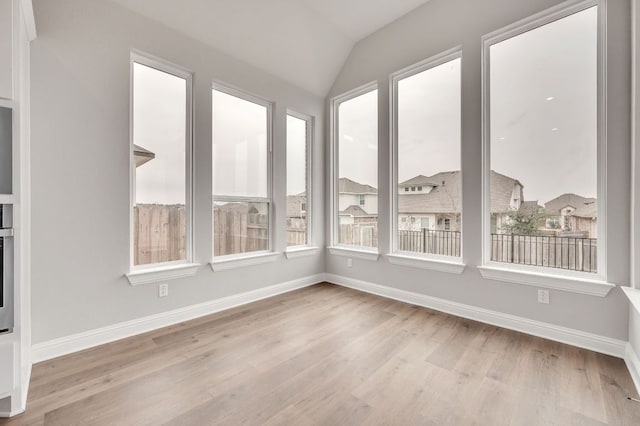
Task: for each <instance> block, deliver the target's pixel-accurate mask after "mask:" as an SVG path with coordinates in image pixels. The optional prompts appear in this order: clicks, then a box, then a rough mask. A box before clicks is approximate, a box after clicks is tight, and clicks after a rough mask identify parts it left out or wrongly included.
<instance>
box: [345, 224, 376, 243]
mask: <svg viewBox="0 0 640 426" xmlns="http://www.w3.org/2000/svg"><path fill="white" fill-rule="evenodd" d="M339 239H340V244H349V245H354V246H359V247H378V224H377V223H376V222H366V223H351V224H340V236H339Z"/></svg>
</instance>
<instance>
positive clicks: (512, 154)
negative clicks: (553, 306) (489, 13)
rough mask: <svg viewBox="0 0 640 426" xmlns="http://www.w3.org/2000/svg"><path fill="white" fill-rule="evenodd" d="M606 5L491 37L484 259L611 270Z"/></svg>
mask: <svg viewBox="0 0 640 426" xmlns="http://www.w3.org/2000/svg"><path fill="white" fill-rule="evenodd" d="M594 4H596V5H595V6H594ZM599 7H601V6H598V5H597V2H593V1H589V2H582V3H578V4H576V5H573V6H569V8H567V9H565V10H563V11H560V12H554V13H553V14H549V15H548V16H546V17H545V18H542V19H537V21H535V22H533V21H532V22H531V23H529V24H525V25H524V26H520V27H519V28H512V29H507V30H505V31H502V32H500V33H498V34H497V35H493V36H490V37H489V38H486V39H485V59H486V60H487V61H488V62H487V63H488V64H489V67H488V68H487V69H485V81H486V83H487V84H488V92H486V93H485V109H487V111H488V112H489V113H488V114H487V115H486V117H487V121H486V123H485V128H486V130H487V132H486V134H485V138H484V140H485V152H486V153H488V154H489V155H487V156H485V157H486V161H487V162H486V163H485V175H484V178H485V185H484V190H485V195H484V197H485V198H484V200H485V207H484V214H485V219H484V221H485V241H486V245H485V263H488V264H490V263H493V262H496V265H497V264H498V263H499V264H500V265H501V266H502V267H504V266H505V265H506V264H517V268H518V269H521V270H522V269H524V270H538V271H540V270H541V269H542V268H544V269H545V270H546V272H554V273H559V274H561V275H562V274H565V275H566V274H570V275H581V274H583V275H584V276H589V277H593V274H595V273H602V272H603V271H602V270H601V267H602V263H601V262H602V250H603V247H604V244H603V241H602V237H603V233H602V230H603V229H604V227H603V226H602V225H601V223H602V219H603V217H602V215H601V214H599V209H598V207H597V202H598V199H599V198H600V197H599V195H601V194H599V189H598V187H599V183H600V182H601V181H600V180H599V178H598V161H599V158H598V149H599V148H598V145H599V143H604V141H602V142H599V132H600V126H601V120H600V118H599V115H598V103H599V100H600V99H601V98H599V96H600V94H599V90H600V89H599V88H600V87H601V86H600V84H599V81H601V75H600V73H599V71H598V70H599V66H598V62H599V55H600V58H604V56H602V54H601V53H600V52H599V49H598V44H599V42H598V37H599V31H598V19H599V18H598V13H599V12H598V9H599ZM603 187H604V186H601V188H603ZM569 206H571V208H569ZM490 224H491V225H490ZM507 266H508V265H507Z"/></svg>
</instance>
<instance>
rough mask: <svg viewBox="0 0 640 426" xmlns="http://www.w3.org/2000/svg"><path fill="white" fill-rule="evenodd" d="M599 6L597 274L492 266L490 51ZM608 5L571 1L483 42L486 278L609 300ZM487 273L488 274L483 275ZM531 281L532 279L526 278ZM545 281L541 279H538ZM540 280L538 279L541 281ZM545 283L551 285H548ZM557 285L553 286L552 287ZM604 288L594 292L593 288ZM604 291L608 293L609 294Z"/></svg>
mask: <svg viewBox="0 0 640 426" xmlns="http://www.w3.org/2000/svg"><path fill="white" fill-rule="evenodd" d="M593 6H598V52H597V55H598V65H597V67H598V69H597V74H598V77H597V84H598V88H597V93H598V100H597V120H598V130H597V133H598V134H597V138H598V141H597V156H598V159H597V162H598V165H597V167H598V170H597V178H598V194H597V198H598V252H597V256H598V272H597V273H595V274H592V273H585V272H581V271H568V270H564V269H556V268H549V267H541V266H529V265H527V266H525V265H518V264H510V263H506V262H505V263H502V262H493V261H491V215H490V213H489V211H490V210H489V209H490V206H491V189H490V187H489V182H490V170H491V154H490V141H491V135H490V131H491V122H490V120H491V116H490V105H491V102H490V98H489V96H490V88H489V84H490V74H489V69H490V68H489V59H490V58H489V56H490V47H491V46H492V45H494V44H496V43H499V42H501V41H504V40H507V39H509V38H512V37H514V36H517V35H520V34H523V33H525V32H527V31H530V30H533V29H536V28H539V27H541V26H544V25H546V24H549V23H551V22H554V21H557V20H559V19H562V18H565V17H567V16H570V15H572V14H574V13H577V12H580V11H582V10H585V9H588V8H590V7H593ZM606 33H607V31H606V0H569V1H566V2H564V3H561V4H559V5H557V6H554V7H551V8H549V9H547V10H544V11H542V12H540V13H537V14H535V15H532V16H530V17H528V18H525V19H523V20H520V21H518V22H515V23H513V24H511V25H508V26H507V27H504V28H502V29H500V30H497V31H494V32H492V33H489V34H487V35H485V36H483V37H482V227H483V230H482V234H483V244H482V247H483V249H482V266H479V267H478V269H479V270H480V272H481V273H482V275H483V276H484V277H485V278H490V279H498V280H502V281H507V282H513V283H517V284H526V285H535V286H540V287H548V288H555V289H559V290H564V291H569V292H576V293H585V294H593V293H595V294H596V295H600V294H599V293H603V292H604V294H605V295H606V294H607V293H608V292H609V290H610V286H612V285H614V284H610V283H608V282H607V278H606V277H607V273H606V265H607V262H606V254H607V250H606V247H607V241H606V237H607V236H606V206H607V197H606V176H607V138H606V136H607V108H606V107H607V87H606V86H607V70H606V46H607V40H606ZM483 271H484V272H483ZM527 275H529V277H527ZM540 277H542V278H540ZM539 278H540V279H539ZM545 283H547V285H544V284H545ZM549 283H553V284H549ZM594 285H597V286H602V288H601V289H600V290H593V286H594ZM605 291H606V292H605Z"/></svg>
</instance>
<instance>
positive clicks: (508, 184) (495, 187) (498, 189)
mask: <svg viewBox="0 0 640 426" xmlns="http://www.w3.org/2000/svg"><path fill="white" fill-rule="evenodd" d="M460 177H461V174H460V171H459V170H455V171H449V172H441V173H436V174H435V175H433V176H422V175H419V176H416V177H415V178H412V179H409V181H411V180H416V182H417V181H418V179H419V180H421V181H424V182H433V183H434V184H435V188H433V189H432V190H431V192H429V193H428V194H422V193H421V194H415V193H412V194H404V193H400V194H398V212H400V213H405V214H408V213H454V212H459V211H460V208H461V203H460V194H461V181H460ZM405 182H408V181H405ZM403 183H404V182H403ZM515 185H520V187H521V188H522V184H521V183H520V182H519V181H518V180H516V179H513V178H510V177H508V176H505V175H502V174H500V173H497V172H495V171H493V170H492V171H491V189H492V191H491V213H498V212H504V211H507V210H509V208H510V207H511V196H512V194H513V188H514V186H515Z"/></svg>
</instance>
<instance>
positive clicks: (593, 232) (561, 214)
mask: <svg viewBox="0 0 640 426" xmlns="http://www.w3.org/2000/svg"><path fill="white" fill-rule="evenodd" d="M544 207H545V210H546V212H547V215H548V217H547V220H546V228H547V229H550V230H556V232H557V233H558V234H560V235H572V236H574V235H576V236H583V237H587V238H598V203H597V200H596V199H595V198H587V197H582V196H580V195H576V194H562V195H560V196H559V197H556V198H554V199H553V200H550V201H548V202H547V203H546V204H545V205H544Z"/></svg>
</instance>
